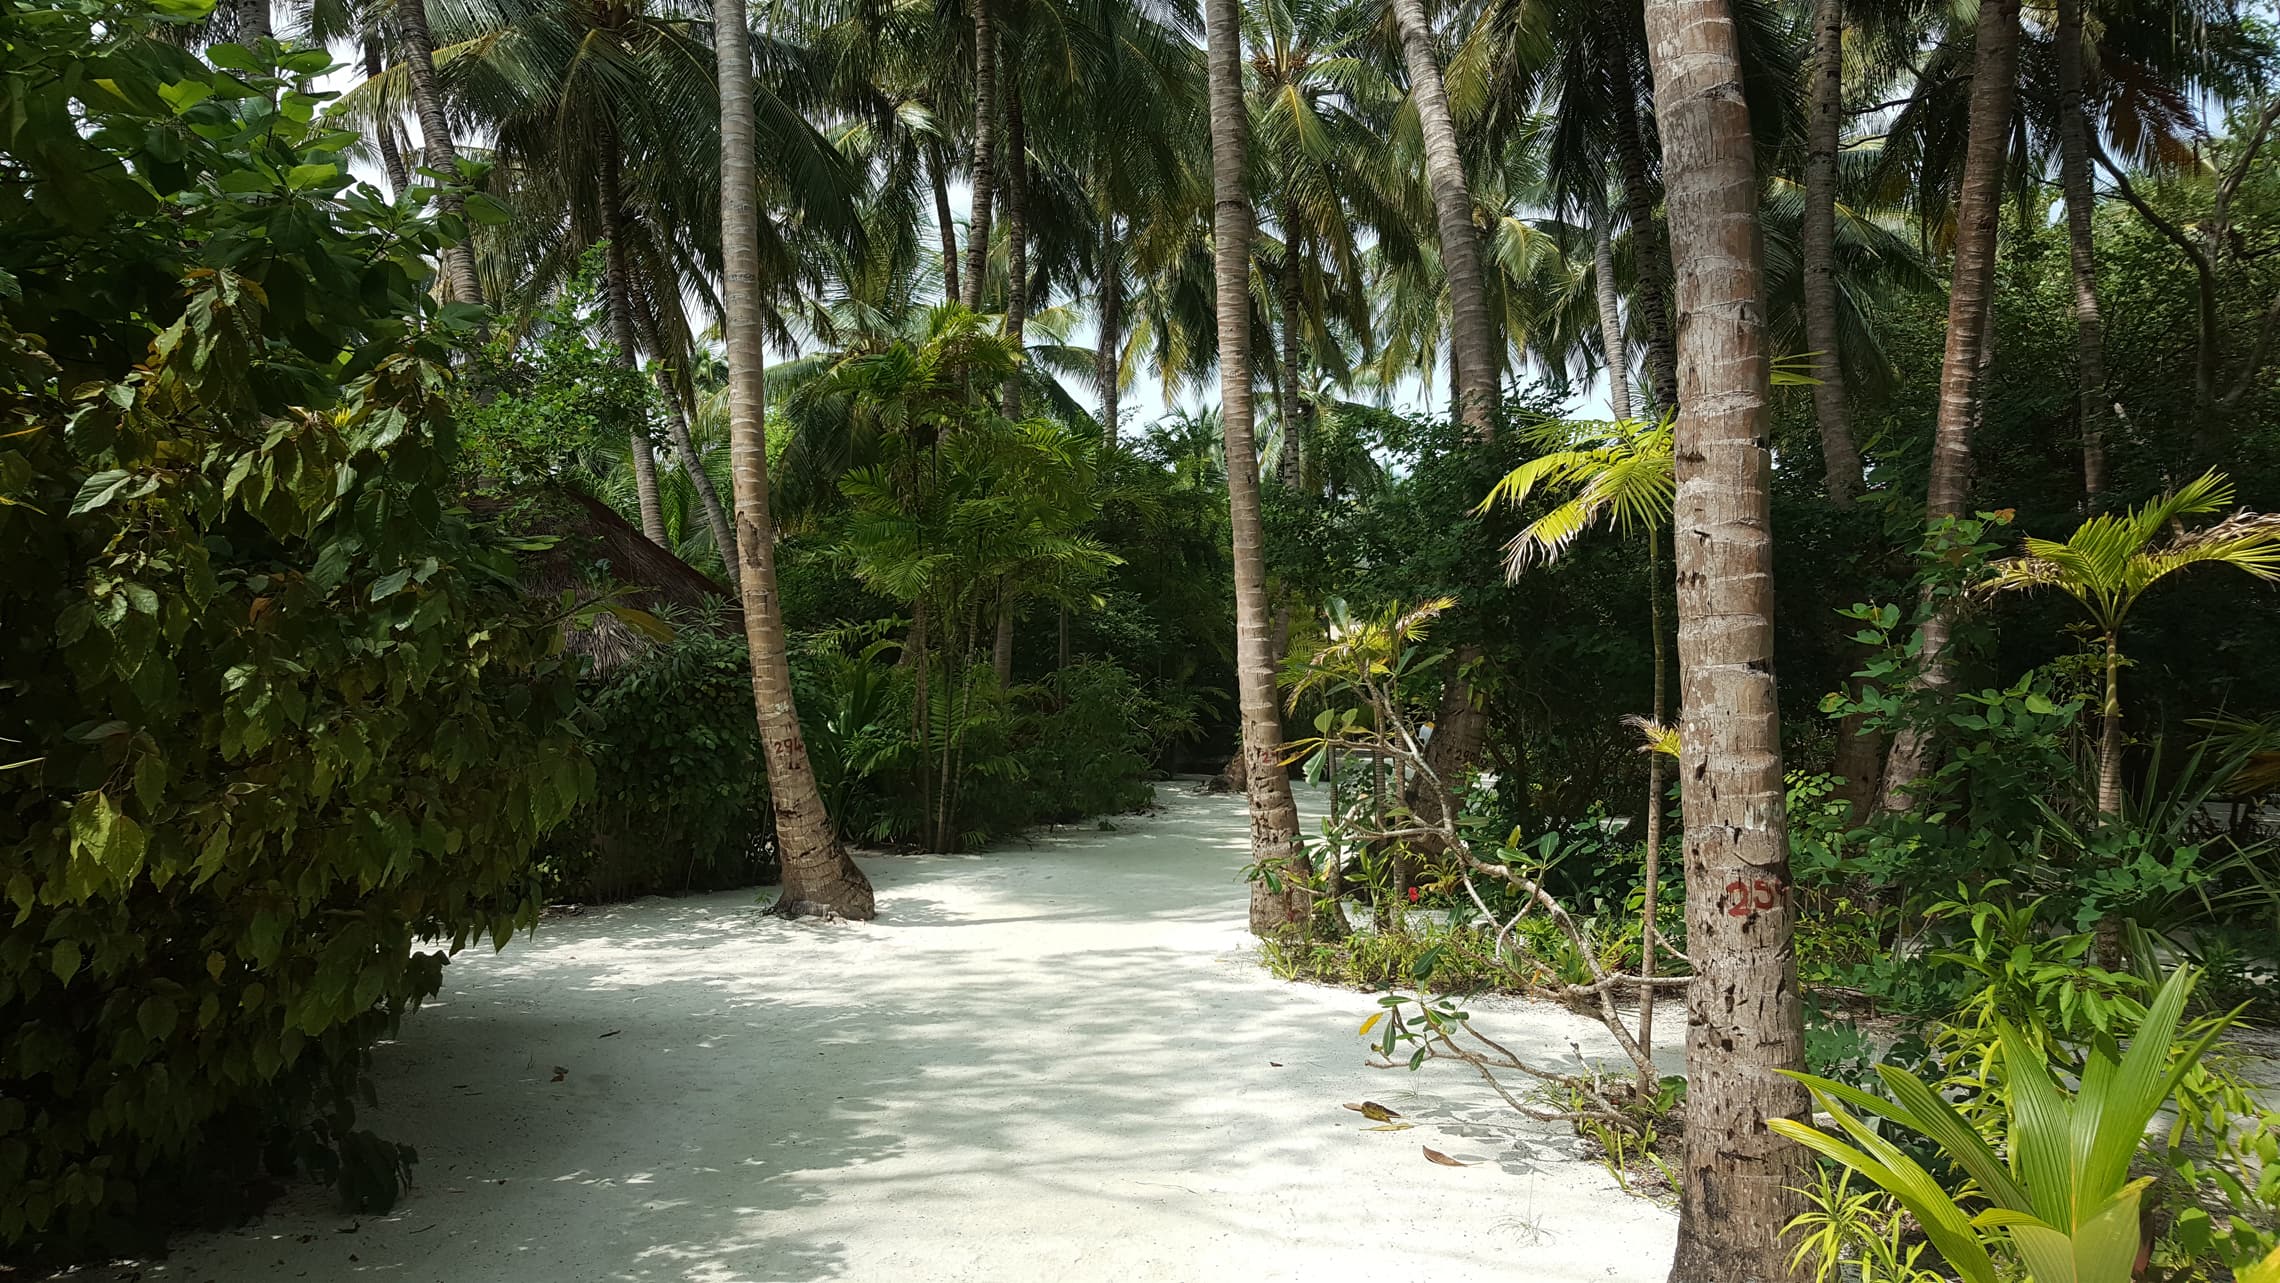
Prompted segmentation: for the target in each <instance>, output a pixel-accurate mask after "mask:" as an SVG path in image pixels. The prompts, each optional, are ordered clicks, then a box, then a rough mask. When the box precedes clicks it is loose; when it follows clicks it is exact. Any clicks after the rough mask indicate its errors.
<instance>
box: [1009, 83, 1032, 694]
mask: <svg viewBox="0 0 2280 1283" xmlns="http://www.w3.org/2000/svg"><path fill="white" fill-rule="evenodd" d="M1004 92H1005V264H1006V273H1005V275H1006V281H1005V337H1006V341H1007V342H1008V343H1010V344H1012V346H1013V350H1014V351H1015V352H1017V353H1018V352H1022V351H1024V350H1026V349H1024V347H1023V346H1022V331H1023V330H1024V328H1026V326H1027V325H1028V323H1029V223H1028V210H1027V209H1026V208H1025V206H1026V202H1027V200H1028V196H1029V137H1028V134H1027V131H1025V130H1024V129H1023V128H1022V124H1021V87H1020V86H1019V85H1017V84H1008V85H1006V86H1005V90H1004ZM1003 400H1004V402H1005V412H1006V414H1007V415H1008V416H1010V417H1012V418H1016V419H1018V418H1020V417H1021V367H1020V366H1018V365H1016V366H1015V367H1014V370H1013V373H1011V374H1008V375H1007V376H1006V377H1005V390H1004V396H1003ZM1008 644H1009V645H1010V641H1009V643H1008ZM1009 653H1010V652H1009Z"/></svg>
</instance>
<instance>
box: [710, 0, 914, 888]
mask: <svg viewBox="0 0 2280 1283" xmlns="http://www.w3.org/2000/svg"><path fill="white" fill-rule="evenodd" d="M744 22H745V18H744V0H716V3H715V4H714V6H713V40H714V48H715V52H716V56H717V58H718V61H719V68H720V174H721V198H720V232H721V243H722V251H723V253H722V271H721V287H722V288H721V294H722V299H721V302H722V313H723V322H722V326H721V328H722V332H723V337H724V339H725V340H726V342H725V346H726V349H727V354H728V407H729V410H728V423H729V428H728V440H729V451H730V455H731V458H732V460H733V462H732V467H733V469H734V476H735V481H736V555H737V559H738V561H739V563H740V569H739V573H738V583H739V591H738V595H739V596H740V597H741V598H742V600H743V603H744V641H745V646H746V648H747V649H748V651H749V652H750V658H751V662H752V702H753V705H754V707H755V709H756V711H757V713H758V716H759V721H760V743H761V749H762V751H763V752H764V754H765V755H766V758H767V762H768V792H769V796H770V800H771V801H772V802H773V803H774V804H775V809H776V842H777V847H778V849H779V850H780V851H781V852H782V857H783V867H784V885H783V894H782V895H781V896H780V897H779V898H778V899H777V901H776V904H775V906H774V907H773V908H771V909H770V910H769V912H771V913H778V914H783V915H786V916H791V917H798V916H803V915H819V916H829V915H833V914H836V915H838V916H840V917H847V918H858V919H866V918H869V917H871V916H873V914H874V913H875V912H876V909H875V906H874V901H873V897H872V894H871V882H870V879H868V878H866V877H864V876H863V871H862V870H861V869H859V868H857V867H855V862H854V861H853V860H850V859H848V858H847V852H846V850H845V848H843V847H841V846H840V844H839V835H838V833H837V832H836V831H835V830H834V829H833V826H832V823H831V817H830V816H829V815H827V814H825V812H824V809H823V794H822V793H821V792H820V791H819V790H818V788H817V787H816V780H815V768H814V767H813V766H811V765H810V764H809V762H808V755H807V742H806V741H805V740H803V739H801V738H800V714H799V709H798V708H797V707H796V706H795V705H794V704H793V702H792V670H791V664H790V662H789V661H788V660H787V658H786V656H785V652H784V615H783V607H782V604H781V599H780V598H778V597H777V595H776V532H775V527H774V523H773V522H771V521H770V520H769V518H768V444H767V438H766V435H765V433H766V429H765V427H764V426H763V425H764V422H765V409H766V406H765V398H766V396H767V382H766V371H765V369H764V368H763V364H762V362H763V361H764V359H765V354H766V346H765V335H764V332H763V330H762V328H761V294H760V209H759V200H758V181H757V177H756V175H755V173H754V170H755V168H756V156H755V153H754V149H755V146H756V144H757V141H758V140H757V137H756V135H757V133H758V130H757V128H756V124H755V121H754V111H753V103H752V53H751V47H750V44H749V38H748V36H747V35H746V32H745V28H744Z"/></svg>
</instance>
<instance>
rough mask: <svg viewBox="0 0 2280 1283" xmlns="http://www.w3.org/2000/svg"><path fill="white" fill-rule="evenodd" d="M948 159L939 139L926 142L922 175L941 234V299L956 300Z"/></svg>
mask: <svg viewBox="0 0 2280 1283" xmlns="http://www.w3.org/2000/svg"><path fill="white" fill-rule="evenodd" d="M949 169H950V162H949V161H948V160H946V159H944V157H943V155H942V143H941V141H940V140H931V141H929V142H928V143H927V144H926V176H927V179H928V180H929V181H930V182H931V183H932V184H933V186H934V226H935V229H936V230H937V231H938V232H940V233H941V236H942V301H943V302H945V303H955V302H957V301H958V297H959V296H958V223H957V219H956V217H955V216H954V215H953V214H951V212H950V177H949Z"/></svg>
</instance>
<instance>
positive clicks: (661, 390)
mask: <svg viewBox="0 0 2280 1283" xmlns="http://www.w3.org/2000/svg"><path fill="white" fill-rule="evenodd" d="M641 320H642V324H643V325H644V326H645V327H646V329H647V334H648V336H649V350H650V351H652V352H655V353H657V354H658V357H659V361H658V365H657V392H658V395H660V396H661V397H663V398H664V400H665V416H666V417H665V427H666V430H667V431H668V432H670V433H671V434H672V437H673V453H675V454H677V455H679V456H681V470H682V471H683V472H685V473H687V474H688V476H689V486H690V488H691V489H693V490H695V491H696V492H697V504H698V506H699V507H701V508H703V509H704V513H705V529H706V530H707V531H709V532H711V534H712V541H713V549H714V550H715V551H716V552H718V553H720V566H721V570H722V571H723V572H724V573H725V574H727V576H728V586H729V589H730V591H732V592H733V591H735V589H736V586H737V584H738V582H739V580H740V576H738V574H737V571H736V536H735V534H734V532H733V530H732V528H731V527H730V525H729V522H728V513H727V511H726V510H725V509H724V508H722V507H721V502H720V491H719V490H718V489H717V488H715V487H714V485H713V479H712V475H711V474H710V473H708V472H706V471H705V462H704V459H703V458H702V457H701V456H699V455H698V454H697V443H696V440H695V438H693V437H691V436H690V435H689V412H688V409H687V407H686V406H684V405H683V404H682V401H681V392H680V389H679V388H678V387H677V386H675V385H674V382H673V379H672V377H671V375H670V374H669V373H668V372H667V370H666V368H665V364H664V361H663V357H664V354H665V352H666V350H667V349H666V347H665V339H664V336H663V335H662V334H661V333H659V331H658V328H657V315H656V313H655V312H654V311H652V310H651V309H649V308H646V307H645V308H642V309H641Z"/></svg>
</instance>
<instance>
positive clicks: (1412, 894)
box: [1409, 887, 1417, 904]
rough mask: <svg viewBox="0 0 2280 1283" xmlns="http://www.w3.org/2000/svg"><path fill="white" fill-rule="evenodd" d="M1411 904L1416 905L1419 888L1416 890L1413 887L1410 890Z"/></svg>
mask: <svg viewBox="0 0 2280 1283" xmlns="http://www.w3.org/2000/svg"><path fill="white" fill-rule="evenodd" d="M1409 902H1410V903H1411V904H1415V903H1417V888H1416V887H1411V888H1409Z"/></svg>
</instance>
